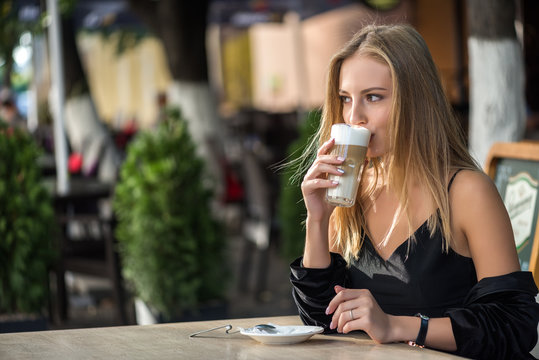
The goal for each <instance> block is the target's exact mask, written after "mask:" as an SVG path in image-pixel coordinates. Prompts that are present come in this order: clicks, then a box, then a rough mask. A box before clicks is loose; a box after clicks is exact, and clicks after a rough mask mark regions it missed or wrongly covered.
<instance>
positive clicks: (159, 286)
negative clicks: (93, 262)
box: [114, 109, 227, 318]
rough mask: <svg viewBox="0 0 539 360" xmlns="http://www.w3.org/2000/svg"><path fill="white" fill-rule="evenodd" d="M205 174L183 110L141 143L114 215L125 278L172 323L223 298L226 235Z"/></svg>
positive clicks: (130, 159)
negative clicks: (212, 207)
mask: <svg viewBox="0 0 539 360" xmlns="http://www.w3.org/2000/svg"><path fill="white" fill-rule="evenodd" d="M205 174H206V173H205V171H204V163H203V161H202V160H201V159H200V158H199V157H198V156H197V155H196V151H195V145H194V143H193V141H192V140H191V137H190V134H189V132H188V128H187V123H186V121H185V120H184V119H183V118H182V117H181V114H180V112H179V111H178V110H176V109H167V113H166V116H165V120H164V121H163V122H162V123H161V124H160V125H159V126H158V128H157V129H155V130H154V131H151V132H141V133H139V134H138V135H137V136H136V138H135V139H134V140H133V142H132V143H131V144H130V145H129V147H128V149H127V158H126V160H125V162H124V164H123V165H122V167H121V170H120V180H119V182H118V184H117V186H116V190H115V200H114V209H115V212H116V215H117V219H118V225H117V231H116V234H117V238H118V241H119V244H120V254H121V259H122V266H123V273H124V276H125V278H126V279H127V281H128V282H129V283H130V284H131V285H132V286H133V290H134V292H135V295H136V296H138V297H139V298H141V299H142V300H144V301H145V302H146V303H147V304H149V305H150V306H151V307H153V308H154V309H156V310H158V311H159V312H161V313H162V314H163V315H165V317H168V318H174V317H177V316H180V315H181V313H182V312H183V311H184V310H188V309H194V308H196V306H197V305H199V304H201V303H204V302H206V301H209V300H211V299H221V298H222V297H223V293H224V286H225V282H224V280H225V275H226V273H227V272H226V271H225V266H224V264H225V261H224V252H223V251H224V245H225V241H224V240H225V239H224V238H223V236H224V231H222V227H221V224H220V223H219V222H217V221H216V220H215V218H214V217H213V216H212V211H211V208H210V202H211V198H212V191H210V190H209V189H208V187H207V181H205V180H206V179H205V177H206V175H205Z"/></svg>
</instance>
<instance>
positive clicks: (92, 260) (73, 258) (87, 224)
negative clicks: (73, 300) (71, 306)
mask: <svg viewBox="0 0 539 360" xmlns="http://www.w3.org/2000/svg"><path fill="white" fill-rule="evenodd" d="M112 190H113V187H112V186H111V185H108V184H104V183H100V182H96V181H91V180H78V181H72V182H71V189H70V191H69V192H68V193H67V194H63V195H60V194H56V195H55V198H54V205H55V211H56V217H57V221H58V223H59V225H60V237H59V242H58V246H59V257H58V261H57V265H56V289H57V299H56V301H57V309H56V310H57V315H58V319H57V320H58V321H59V322H63V321H65V320H66V319H67V317H68V316H67V314H68V301H67V291H66V282H65V273H66V271H70V272H73V273H79V274H85V275H91V276H96V277H101V278H106V279H108V280H110V281H111V283H112V290H113V299H114V302H115V305H116V321H117V323H118V324H122V325H125V324H127V322H128V321H127V314H126V309H125V294H124V289H123V284H122V276H121V267H120V263H119V256H118V253H117V251H116V250H117V249H116V241H115V237H114V225H115V221H114V217H113V216H106V215H104V214H103V211H102V209H101V206H102V205H103V202H105V201H110V198H111V195H112Z"/></svg>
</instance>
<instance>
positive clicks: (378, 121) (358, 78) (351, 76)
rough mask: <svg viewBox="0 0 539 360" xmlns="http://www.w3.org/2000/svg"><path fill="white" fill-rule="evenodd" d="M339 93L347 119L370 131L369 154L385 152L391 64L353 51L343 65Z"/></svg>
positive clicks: (379, 154)
mask: <svg viewBox="0 0 539 360" xmlns="http://www.w3.org/2000/svg"><path fill="white" fill-rule="evenodd" d="M339 96H340V98H341V103H342V116H343V119H344V122H345V123H347V124H349V125H351V126H362V127H365V128H367V129H369V130H370V132H371V140H370V142H369V147H368V150H367V156H368V157H379V156H383V155H385V154H386V153H387V150H388V138H387V133H388V131H387V128H388V126H387V125H388V119H389V113H390V110H391V104H392V99H393V94H392V85H391V73H390V70H389V67H388V66H387V65H385V64H382V63H380V62H379V61H376V60H373V59H372V58H369V57H366V56H362V55H358V54H357V53H356V54H354V55H352V56H351V57H349V58H347V59H346V60H344V61H343V63H342V65H341V72H340V77H339Z"/></svg>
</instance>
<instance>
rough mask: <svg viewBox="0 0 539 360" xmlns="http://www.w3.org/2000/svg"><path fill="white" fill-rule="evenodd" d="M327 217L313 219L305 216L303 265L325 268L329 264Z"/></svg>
mask: <svg viewBox="0 0 539 360" xmlns="http://www.w3.org/2000/svg"><path fill="white" fill-rule="evenodd" d="M328 226H329V219H328V220H322V221H313V220H312V219H310V218H309V217H307V221H306V236H305V250H304V253H303V266H304V267H306V268H313V269H325V268H327V267H328V266H329V265H330V264H331V257H330V255H329V243H328Z"/></svg>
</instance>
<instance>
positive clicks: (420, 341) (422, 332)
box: [408, 314, 429, 348]
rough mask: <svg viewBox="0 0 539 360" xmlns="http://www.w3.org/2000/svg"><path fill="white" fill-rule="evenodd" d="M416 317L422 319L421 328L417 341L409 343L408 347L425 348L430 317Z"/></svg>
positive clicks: (421, 315) (419, 315)
mask: <svg viewBox="0 0 539 360" xmlns="http://www.w3.org/2000/svg"><path fill="white" fill-rule="evenodd" d="M415 316H417V317H419V318H421V327H420V328H419V332H418V333H417V339H415V341H408V345H410V346H418V347H420V348H424V347H425V339H426V338H427V330H428V329H429V317H428V316H426V315H423V314H415Z"/></svg>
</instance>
